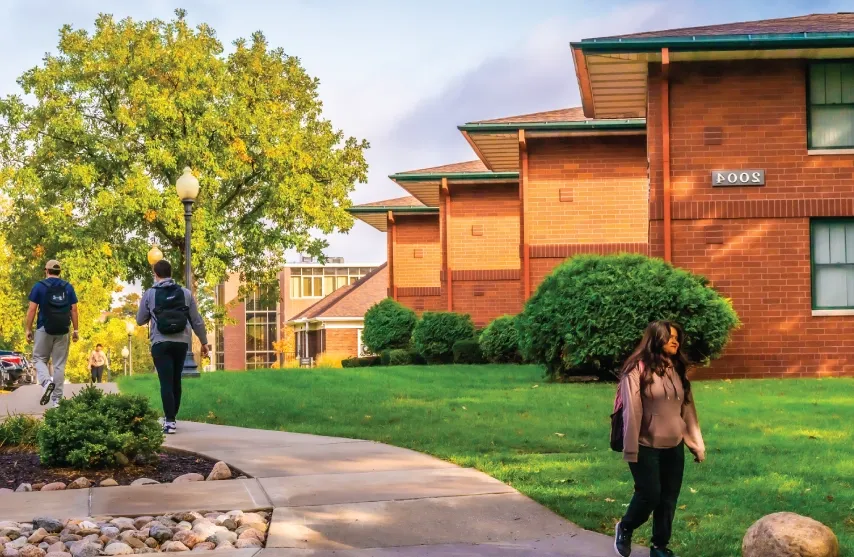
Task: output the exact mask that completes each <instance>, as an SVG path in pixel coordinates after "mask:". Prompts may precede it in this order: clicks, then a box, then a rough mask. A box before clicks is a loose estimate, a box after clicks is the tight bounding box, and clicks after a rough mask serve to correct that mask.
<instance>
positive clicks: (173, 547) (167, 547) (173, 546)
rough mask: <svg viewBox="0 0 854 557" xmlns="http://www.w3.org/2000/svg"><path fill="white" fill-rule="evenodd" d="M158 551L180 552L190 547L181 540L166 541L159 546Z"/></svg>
mask: <svg viewBox="0 0 854 557" xmlns="http://www.w3.org/2000/svg"><path fill="white" fill-rule="evenodd" d="M160 551H164V552H166V553H180V552H181V551H190V549H189V548H188V547H187V546H186V545H184V544H182V543H181V542H166V543H164V544H163V545H162V546H161V547H160Z"/></svg>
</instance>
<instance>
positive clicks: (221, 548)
mask: <svg viewBox="0 0 854 557" xmlns="http://www.w3.org/2000/svg"><path fill="white" fill-rule="evenodd" d="M230 549H234V544H233V543H229V542H223V543H219V544H217V546H216V551H228V550H230Z"/></svg>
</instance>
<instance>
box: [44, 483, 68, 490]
mask: <svg viewBox="0 0 854 557" xmlns="http://www.w3.org/2000/svg"><path fill="white" fill-rule="evenodd" d="M64 490H65V484H64V483H62V482H53V483H50V484H47V485H45V486H44V487H42V488H41V491H64Z"/></svg>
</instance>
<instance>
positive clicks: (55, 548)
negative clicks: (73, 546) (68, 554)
mask: <svg viewBox="0 0 854 557" xmlns="http://www.w3.org/2000/svg"><path fill="white" fill-rule="evenodd" d="M65 549H66V548H65V544H64V543H62V542H56V543H55V544H51V546H50V547H49V548H47V552H48V553H65Z"/></svg>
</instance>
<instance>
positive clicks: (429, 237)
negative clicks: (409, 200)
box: [393, 215, 442, 288]
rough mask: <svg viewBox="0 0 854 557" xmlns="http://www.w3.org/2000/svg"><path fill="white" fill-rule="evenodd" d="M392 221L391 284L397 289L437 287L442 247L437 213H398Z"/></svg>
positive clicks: (440, 268)
mask: <svg viewBox="0 0 854 557" xmlns="http://www.w3.org/2000/svg"><path fill="white" fill-rule="evenodd" d="M395 221H396V222H395V225H394V226H395V245H394V246H393V249H394V258H393V261H394V283H395V285H396V286H397V287H398V288H400V287H404V288H405V287H416V286H439V272H440V271H441V270H442V246H441V244H440V243H439V218H438V216H437V215H426V216H408V215H407V216H398V217H396V218H395Z"/></svg>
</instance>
